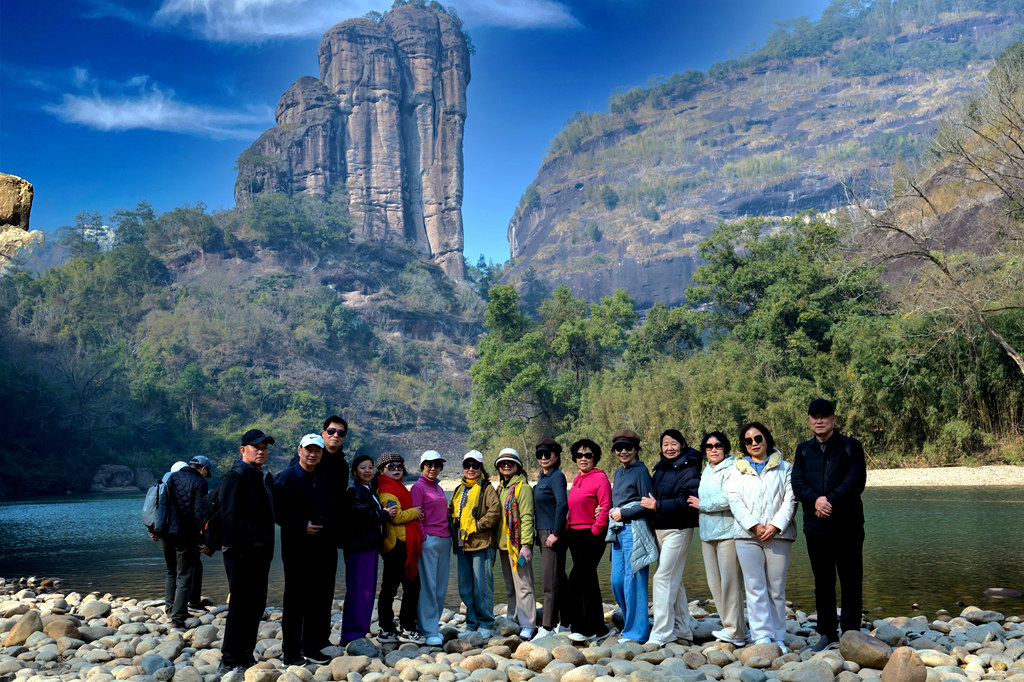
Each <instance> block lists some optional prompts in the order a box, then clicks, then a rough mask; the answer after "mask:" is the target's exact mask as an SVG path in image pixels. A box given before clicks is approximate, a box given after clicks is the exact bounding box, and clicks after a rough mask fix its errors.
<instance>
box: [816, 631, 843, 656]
mask: <svg viewBox="0 0 1024 682" xmlns="http://www.w3.org/2000/svg"><path fill="white" fill-rule="evenodd" d="M838 643H839V640H838V639H836V638H835V637H829V636H828V635H821V636H820V637H818V641H817V642H815V643H814V646H812V647H811V651H813V652H814V653H818V652H819V651H824V650H825V649H827V648H829V647H830V646H832V645H833V644H838Z"/></svg>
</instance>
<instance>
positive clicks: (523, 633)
mask: <svg viewBox="0 0 1024 682" xmlns="http://www.w3.org/2000/svg"><path fill="white" fill-rule="evenodd" d="M519 639H521V640H523V641H526V640H530V639H533V628H523V629H522V630H520V631H519Z"/></svg>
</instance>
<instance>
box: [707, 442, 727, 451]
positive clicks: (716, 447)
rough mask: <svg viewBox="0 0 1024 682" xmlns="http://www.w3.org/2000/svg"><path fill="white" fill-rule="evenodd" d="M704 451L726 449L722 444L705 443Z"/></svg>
mask: <svg viewBox="0 0 1024 682" xmlns="http://www.w3.org/2000/svg"><path fill="white" fill-rule="evenodd" d="M704 449H705V450H724V449H725V445H723V444H722V443H705V444H704Z"/></svg>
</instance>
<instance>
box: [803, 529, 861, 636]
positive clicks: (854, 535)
mask: <svg viewBox="0 0 1024 682" xmlns="http://www.w3.org/2000/svg"><path fill="white" fill-rule="evenodd" d="M804 537H806V538H807V554H808V556H809V557H810V559H811V571H812V572H813V573H814V606H815V608H816V609H817V610H818V627H817V630H818V634H820V635H826V636H828V637H835V636H836V628H837V626H838V627H839V628H841V629H842V631H843V632H846V631H847V630H859V629H860V621H861V601H862V583H863V580H864V551H863V550H864V527H863V526H855V527H853V528H844V529H837V530H836V531H835V532H832V533H806V532H805V533H804ZM837 574H838V575H839V587H840V589H841V590H842V617H841V618H840V619H838V620H837V618H836V575H837Z"/></svg>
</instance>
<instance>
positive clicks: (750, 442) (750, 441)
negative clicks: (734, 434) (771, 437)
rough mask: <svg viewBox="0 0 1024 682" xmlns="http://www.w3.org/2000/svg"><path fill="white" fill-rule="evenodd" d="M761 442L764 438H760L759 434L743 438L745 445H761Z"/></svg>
mask: <svg viewBox="0 0 1024 682" xmlns="http://www.w3.org/2000/svg"><path fill="white" fill-rule="evenodd" d="M763 440H764V436H762V435H761V434H757V435H756V436H754V437H753V438H744V439H743V442H744V443H746V444H747V445H753V444H754V443H761V441H763Z"/></svg>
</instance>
